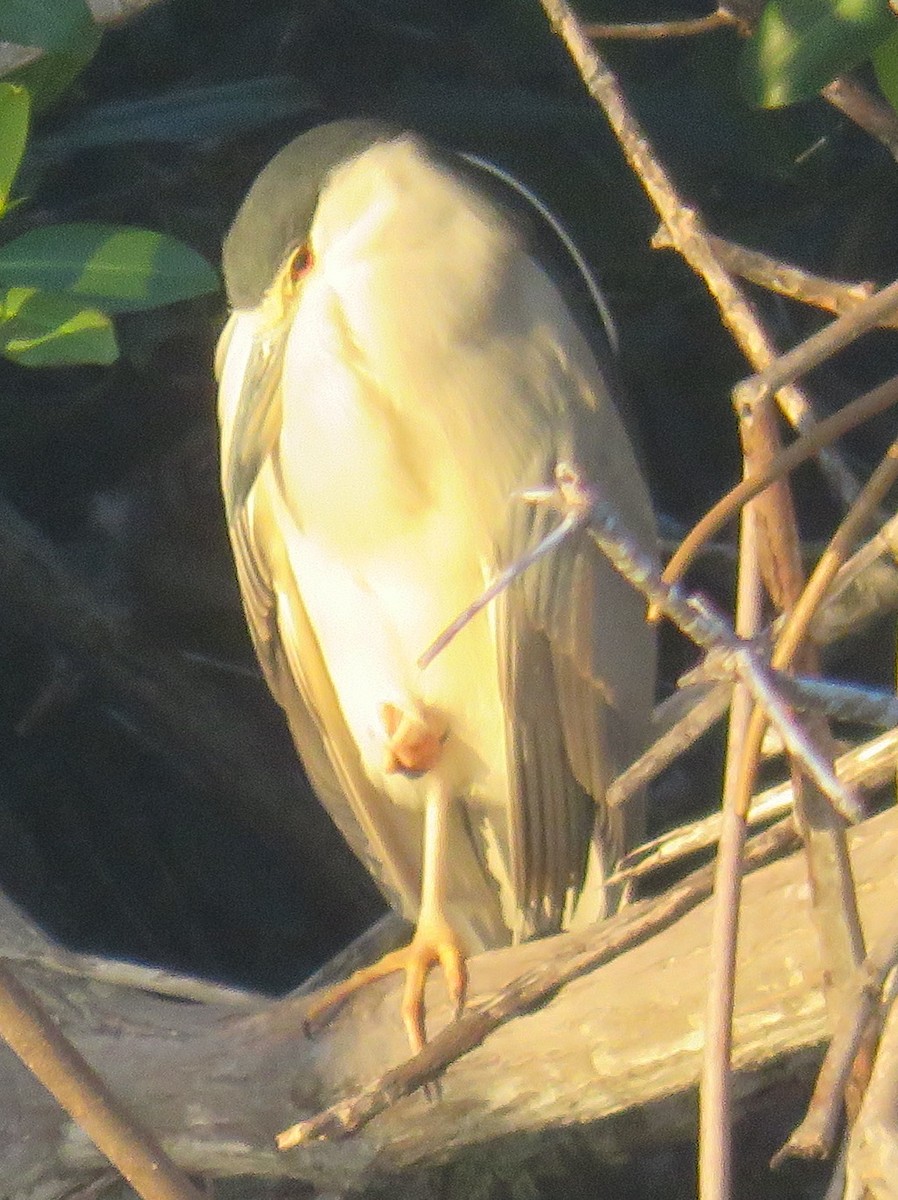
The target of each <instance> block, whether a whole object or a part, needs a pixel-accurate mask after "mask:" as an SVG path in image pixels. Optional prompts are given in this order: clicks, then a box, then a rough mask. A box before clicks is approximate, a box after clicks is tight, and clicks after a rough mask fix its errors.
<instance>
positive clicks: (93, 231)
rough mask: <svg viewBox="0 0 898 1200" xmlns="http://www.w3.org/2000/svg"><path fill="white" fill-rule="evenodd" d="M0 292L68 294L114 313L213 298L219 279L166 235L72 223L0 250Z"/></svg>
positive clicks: (35, 232)
mask: <svg viewBox="0 0 898 1200" xmlns="http://www.w3.org/2000/svg"><path fill="white" fill-rule="evenodd" d="M0 286H3V287H14V286H21V287H39V288H44V289H46V290H48V291H64V292H69V293H71V295H73V296H76V297H79V298H80V299H81V300H83V301H85V302H86V303H90V304H98V305H99V306H100V307H102V308H103V309H105V310H107V311H109V312H112V313H121V312H136V311H139V310H140V309H145V308H156V307H157V306H158V305H160V304H171V303H173V302H174V301H176V300H186V299H189V298H190V297H192V296H199V295H202V294H204V293H206V292H212V291H215V289H216V288H217V287H218V276H217V275H216V273H215V272H214V271H213V269H212V268H211V267H210V266H209V264H208V263H207V262H206V260H205V259H204V258H203V257H202V256H201V255H199V254H197V252H196V251H195V250H191V249H190V247H189V246H185V245H184V244H183V243H182V242H179V241H177V240H176V239H175V238H171V237H167V236H166V235H165V234H162V233H152V232H151V231H150V230H148V229H134V228H130V227H128V226H123V225H101V224H93V223H90V224H88V223H81V222H78V223H73V224H70V225H47V226H45V227H44V228H42V229H32V230H31V231H30V232H29V233H25V234H23V235H22V236H21V237H18V238H16V239H15V240H14V241H11V242H7V243H6V245H5V246H0Z"/></svg>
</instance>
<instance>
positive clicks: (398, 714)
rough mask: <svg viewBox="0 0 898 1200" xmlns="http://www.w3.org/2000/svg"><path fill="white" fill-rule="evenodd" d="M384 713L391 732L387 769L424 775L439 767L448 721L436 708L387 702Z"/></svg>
mask: <svg viewBox="0 0 898 1200" xmlns="http://www.w3.org/2000/svg"><path fill="white" fill-rule="evenodd" d="M380 715H381V720H382V721H383V724H384V729H385V730H386V734H387V747H386V753H385V756H384V771H386V772H387V773H388V774H393V773H395V772H400V771H402V772H406V773H408V774H410V775H421V774H423V773H424V772H425V771H429V770H431V768H432V767H435V766H436V764H437V762H438V761H439V757H440V753H441V751H442V749H443V742H445V740H446V723H445V721H443V720H442V719H441V718H440V716H439V715H438V714H437V713H436V712H434V710H433V709H427V708H425V709H420V708H400V707H399V705H397V704H383V705H381V710H380Z"/></svg>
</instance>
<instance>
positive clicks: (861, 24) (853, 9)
mask: <svg viewBox="0 0 898 1200" xmlns="http://www.w3.org/2000/svg"><path fill="white" fill-rule="evenodd" d="M895 25H896V22H895V16H894V14H893V13H892V12H891V11H890V9H889V6H888V3H887V0H769V2H768V3H767V5H766V6H765V8H764V11H763V13H762V14H761V19H760V21H759V22H758V27H757V29H756V30H755V33H754V35H753V37H752V38H751V39H750V40H749V41H748V43H747V44H746V46H745V49H744V51H743V54H742V62H741V74H742V82H743V90H744V91H745V93H746V95H747V97H748V99H749V101H750V102H751V103H753V104H757V105H760V106H761V107H763V108H779V107H781V106H783V105H785V104H794V103H795V102H796V101H797V100H806V99H808V98H810V97H811V96H814V95H816V93H817V92H819V91H820V89H821V88H822V87H824V86H825V85H826V84H827V83H830V82H831V81H832V80H833V79H835V78H836V76H837V75H841V74H842V73H843V72H844V71H848V70H850V69H851V68H852V67H855V66H857V64H858V63H859V62H862V61H863V60H864V59H865V58H868V57H869V56H870V54H871V52H872V51H873V50H874V49H875V48H876V47H877V46H878V45H879V44H880V43H881V42H883V41H884V40H885V39H886V38H888V37H889V35H890V34H891V33H892V32H893V31H894V29H895Z"/></svg>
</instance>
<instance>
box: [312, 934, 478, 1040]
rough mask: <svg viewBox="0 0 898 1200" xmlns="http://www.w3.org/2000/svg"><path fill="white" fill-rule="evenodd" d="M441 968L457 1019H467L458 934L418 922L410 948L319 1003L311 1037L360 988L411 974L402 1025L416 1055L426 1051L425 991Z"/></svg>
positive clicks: (365, 971)
mask: <svg viewBox="0 0 898 1200" xmlns="http://www.w3.org/2000/svg"><path fill="white" fill-rule="evenodd" d="M438 963H439V965H440V967H441V968H442V971H443V977H444V978H445V980H446V986H447V988H448V989H449V996H450V998H451V999H452V1003H453V1010H454V1011H453V1019H454V1020H457V1019H458V1017H459V1016H460V1015H461V1012H462V1009H463V1008H464V1004H465V995H466V993H467V988H468V968H467V961H466V956H465V952H464V949H463V948H462V945H461V942H460V940H459V938H458V935H457V934H456V933H455V930H454V929H453V928H452V927H451V925H449V923H448V922H446V921H444V920H443V918H442V917H437V918H434V919H432V920H422V921H419V922H418V928H417V929H416V930H415V936H414V937H413V938H412V940H411V941H410V942H409V944H408V945H407V946H404V947H402V949H400V950H393V951H391V953H389V954H385V955H384V957H383V958H381V959H380V960H379V961H378V962H376V963H372V964H371V966H369V967H363V968H362V969H361V970H360V971H355V972H354V973H353V974H352V975H350V976H349V978H348V979H344V980H342V981H341V982H340V983H337V984H334V986H333V987H330V988H327V989H326V990H325V991H324V992H323V993H322V994H321V995H320V996H318V997H317V998H316V999H315V1000H313V1002H312V1005H311V1007H310V1008H309V1009H308V1011H307V1012H306V1018H305V1021H304V1027H305V1030H306V1033H307V1034H311V1033H314V1032H315V1030H316V1029H320V1028H321V1027H322V1026H323V1025H326V1024H327V1022H328V1021H329V1020H330V1018H331V1017H332V1016H333V1015H334V1013H335V1012H336V1011H337V1009H338V1008H340V1006H341V1005H342V1004H343V1003H344V1002H345V1001H346V1000H348V999H349V997H350V996H352V995H353V994H354V993H355V992H357V991H359V990H360V988H363V987H365V986H366V985H367V984H369V983H373V982H374V981H375V980H378V979H383V978H384V977H385V976H387V975H393V974H395V973H396V972H397V971H404V972H405V988H404V989H403V993H402V1004H401V1010H400V1011H401V1013H402V1022H403V1024H404V1025H405V1031H406V1033H407V1035H408V1040H409V1046H410V1047H411V1051H412V1054H418V1053H419V1052H420V1051H421V1050H423V1049H424V1045H425V1043H426V1041H427V1033H426V1028H425V1012H424V987H425V984H426V982H427V976H428V975H429V974H430V969H431V967H434V966H436V965H437V964H438Z"/></svg>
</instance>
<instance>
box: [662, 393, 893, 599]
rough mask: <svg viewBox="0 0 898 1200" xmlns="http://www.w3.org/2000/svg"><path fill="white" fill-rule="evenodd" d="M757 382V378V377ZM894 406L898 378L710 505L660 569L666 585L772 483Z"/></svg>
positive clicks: (822, 425)
mask: <svg viewBox="0 0 898 1200" xmlns="http://www.w3.org/2000/svg"><path fill="white" fill-rule="evenodd" d="M758 378H759V377H758ZM895 404H898V375H896V376H893V378H891V379H888V380H886V382H885V383H882V384H880V385H879V387H876V388H873V390H872V391H869V392H866V393H865V394H864V395H863V396H859V397H858V399H857V400H852V401H851V403H850V404H846V405H845V406H844V407H843V408H840V409H839V411H838V412H836V413H833V415H832V416H831V417H827V418H826V420H824V421H821V422H820V423H819V424H818V425H816V426H815V427H814V429H813V430H812V431H811V432H809V433H807V434H804V435H803V436H802V437H799V438H797V439H796V440H795V441H794V442H793V443H792V444H791V445H790V446H788V447H787V448H786V449H785V450H783V452H782V453H781V454H780V455H778V456H777V458H776V459H775V460H773V461H772V462H770V463H769V464H768V465H767V466H766V467H765V469H764V470H763V471H760V472H758V473H757V474H756V475H751V476H749V477H748V478H746V479H743V480H742V481H741V482H740V483H738V484H737V485H736V486H735V487H734V488H732V489H731V490H730V491H729V492H727V494H726V495H725V496H724V497H723V498H722V499H720V500H718V502H717V503H716V504H715V505H714V507H713V508H711V509H710V510H709V511H708V512H707V513H706V514H705V515H704V516H703V517H702V519H701V520H700V521H699V522H698V523H697V524H696V525H695V526H694V527H693V529H692V530H691V532H690V533H689V535H688V536H687V537H686V538H684V539H683V542H682V544H681V545H680V548H679V550H677V552H676V554H674V556H673V557H672V558H671V560H670V561H669V562H668V564H667V566H666V567H665V569H664V575H663V578H664V580H665V582H666V583H676V581H677V580H678V579H680V578H681V577H682V575H683V574H684V572H685V571H686V570H687V569H688V566H689V563H690V562H691V561H692V559H693V558H694V557H695V555H696V553H697V552H698V550H699V548H700V547H701V546H702V545H703V544H704V543H705V542H706V541H708V539H709V538H712V537H713V536H714V535H715V533H717V531H718V530H719V529H721V528H722V526H724V525H725V524H726V523H727V522H728V521H730V520H732V519H733V517H734V516H735V515H736V514H737V513H738V512H739V510H740V509H741V508H742V506H743V505H744V504H747V503H748V501H749V500H751V499H753V498H754V497H755V496H757V495H758V494H759V493H760V492H762V491H763V490H764V488H765V487H767V486H768V484H770V483H771V482H772V481H773V480H774V479H778V478H781V477H782V476H783V475H784V474H788V472H790V471H794V470H795V468H796V467H798V466H800V465H801V463H803V462H807V460H808V459H809V458H812V457H813V456H814V455H815V454H817V453H818V452H819V450H820V447H821V446H823V445H827V444H829V443H830V442H832V441H835V439H836V438H839V437H841V436H842V435H843V434H844V433H846V432H847V431H848V430H849V429H853V428H855V426H857V425H860V424H862V423H863V422H864V421H868V420H869V419H870V418H871V417H873V416H875V415H876V414H877V413H881V412H884V411H885V410H886V409H887V408H890V407H892V406H893V405H895Z"/></svg>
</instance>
